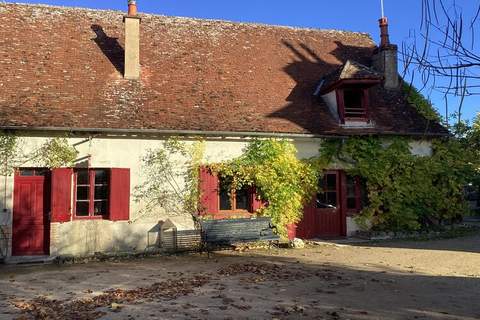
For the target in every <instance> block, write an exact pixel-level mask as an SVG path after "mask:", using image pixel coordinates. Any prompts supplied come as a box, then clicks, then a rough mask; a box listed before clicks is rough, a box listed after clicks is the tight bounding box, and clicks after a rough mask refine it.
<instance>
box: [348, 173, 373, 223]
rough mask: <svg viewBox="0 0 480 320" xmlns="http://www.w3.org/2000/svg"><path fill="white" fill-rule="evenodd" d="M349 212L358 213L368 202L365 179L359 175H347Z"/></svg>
mask: <svg viewBox="0 0 480 320" xmlns="http://www.w3.org/2000/svg"><path fill="white" fill-rule="evenodd" d="M346 189H347V194H346V198H347V213H350V214H352V213H358V212H360V211H361V210H362V209H363V208H364V207H365V206H366V205H367V203H368V197H367V187H366V183H365V180H364V179H362V178H361V177H358V176H355V177H354V176H347V188H346Z"/></svg>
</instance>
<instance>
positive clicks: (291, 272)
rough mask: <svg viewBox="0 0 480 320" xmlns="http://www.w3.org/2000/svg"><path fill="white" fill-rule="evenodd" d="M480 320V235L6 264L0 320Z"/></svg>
mask: <svg viewBox="0 0 480 320" xmlns="http://www.w3.org/2000/svg"><path fill="white" fill-rule="evenodd" d="M35 318H38V319H343V320H346V319H359V320H360V319H362V320H367V319H480V235H475V236H469V237H464V238H458V239H449V240H434V241H424V242H407V241H405V242H383V243H373V244H372V243H366V244H365V243H364V244H357V245H345V246H334V245H315V246H310V247H308V248H305V249H273V250H268V251H267V250H255V251H247V252H241V253H240V252H232V251H224V252H220V253H216V254H213V255H212V256H211V257H208V256H207V255H206V254H203V255H200V254H194V255H181V256H168V257H154V258H153V257H152V258H146V259H143V260H135V261H122V262H107V263H90V264H83V265H70V266H57V265H50V266H36V267H18V266H5V267H0V319H35Z"/></svg>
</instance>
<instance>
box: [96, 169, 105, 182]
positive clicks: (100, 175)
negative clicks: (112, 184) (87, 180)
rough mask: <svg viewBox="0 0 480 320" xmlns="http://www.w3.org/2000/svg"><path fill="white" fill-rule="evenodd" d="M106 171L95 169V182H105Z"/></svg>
mask: <svg viewBox="0 0 480 320" xmlns="http://www.w3.org/2000/svg"><path fill="white" fill-rule="evenodd" d="M107 183H108V172H107V170H95V184H107Z"/></svg>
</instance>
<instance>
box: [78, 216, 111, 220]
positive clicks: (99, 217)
mask: <svg viewBox="0 0 480 320" xmlns="http://www.w3.org/2000/svg"><path fill="white" fill-rule="evenodd" d="M73 220H74V221H75V220H108V218H105V217H104V216H88V217H78V216H73Z"/></svg>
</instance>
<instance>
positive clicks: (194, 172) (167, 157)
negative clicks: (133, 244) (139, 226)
mask: <svg viewBox="0 0 480 320" xmlns="http://www.w3.org/2000/svg"><path fill="white" fill-rule="evenodd" d="M204 151H205V143H204V141H203V140H198V141H195V142H193V143H186V142H183V141H180V140H179V138H177V137H172V138H170V139H168V140H166V141H164V142H163V143H162V145H161V146H160V147H158V148H154V149H150V150H148V151H147V154H146V155H145V156H144V157H143V159H142V173H141V175H142V183H141V184H139V185H138V186H136V187H135V191H134V200H135V201H136V202H137V203H141V204H142V207H143V209H142V210H140V213H139V215H138V217H137V219H138V218H140V217H144V216H148V215H155V214H157V213H158V210H157V209H158V208H159V207H160V208H163V209H164V210H165V212H166V213H167V214H171V215H182V214H195V213H196V212H197V206H198V201H199V199H200V190H199V182H198V181H199V168H200V165H201V162H202V160H203V156H204Z"/></svg>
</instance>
